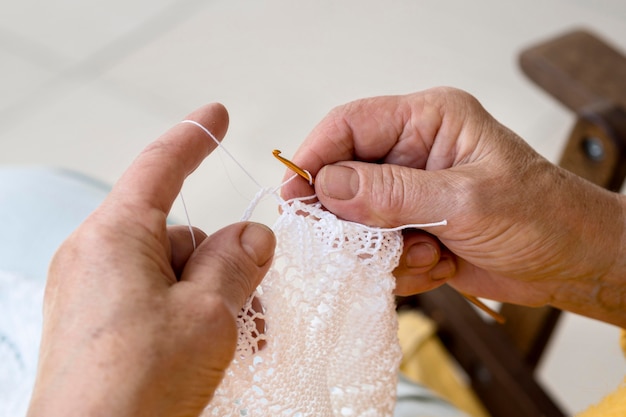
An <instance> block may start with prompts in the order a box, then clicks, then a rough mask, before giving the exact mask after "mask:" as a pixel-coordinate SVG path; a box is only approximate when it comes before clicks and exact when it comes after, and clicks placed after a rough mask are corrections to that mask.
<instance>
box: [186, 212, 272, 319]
mask: <svg viewBox="0 0 626 417" xmlns="http://www.w3.org/2000/svg"><path fill="white" fill-rule="evenodd" d="M275 246H276V239H275V237H274V234H273V233H272V231H271V230H270V229H269V228H268V227H266V226H264V225H261V224H257V223H248V222H243V223H237V224H233V225H231V226H228V227H225V228H223V229H221V230H219V231H218V232H216V233H214V234H213V235H211V236H209V237H208V238H206V239H205V240H204V241H203V242H202V243H201V244H200V245H199V246H198V248H197V249H196V250H195V251H194V252H193V254H192V255H191V257H190V258H189V261H188V262H187V264H186V265H185V268H184V270H183V273H182V275H181V279H180V281H181V282H185V281H187V282H192V283H194V284H196V285H197V286H198V287H199V288H198V287H197V288H198V289H199V291H202V292H203V293H204V294H207V295H213V296H216V297H218V299H220V300H222V302H224V303H225V304H226V305H227V307H228V308H229V309H230V310H231V311H232V312H233V315H235V316H236V315H237V313H238V312H239V310H241V308H242V306H243V305H244V303H245V301H246V300H247V299H248V297H249V296H250V294H252V292H253V291H254V289H255V288H256V287H257V286H258V285H259V283H260V282H261V280H262V279H263V277H264V276H265V274H266V273H267V271H268V269H269V267H270V265H271V263H272V262H271V260H272V258H273V255H274V248H275Z"/></svg>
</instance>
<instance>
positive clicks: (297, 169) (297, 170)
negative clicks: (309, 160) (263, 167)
mask: <svg viewBox="0 0 626 417" xmlns="http://www.w3.org/2000/svg"><path fill="white" fill-rule="evenodd" d="M272 155H274V157H275V158H276V159H278V160H279V161H280V162H282V163H283V164H285V165H286V166H287V168H289V169H290V170H292V171H293V172H295V173H296V174H298V175H300V176H301V177H302V178H304V179H305V180H307V181H308V182H309V184H311V185H313V184H315V181H314V180H313V175H311V173H310V172H309V171H307V170H306V169H302V168H300V167H299V166H298V165H296V164H294V163H293V162H291V161H290V160H289V159H287V158H285V157H282V156H280V151H279V150H278V149H274V150H273V151H272Z"/></svg>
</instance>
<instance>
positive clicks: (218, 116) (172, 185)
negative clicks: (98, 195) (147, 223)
mask: <svg viewBox="0 0 626 417" xmlns="http://www.w3.org/2000/svg"><path fill="white" fill-rule="evenodd" d="M187 120H192V121H195V122H197V123H199V124H201V125H202V126H204V127H205V128H206V129H207V130H209V131H210V132H211V133H212V134H213V135H214V136H215V138H216V139H217V140H221V139H223V138H224V135H225V134H226V130H227V129H228V112H227V111H226V108H225V107H224V106H223V105H221V104H219V103H213V104H208V105H205V106H203V107H201V108H199V109H197V110H195V111H194V112H193V113H191V114H190V115H189V116H187ZM216 147H217V144H216V143H215V141H213V140H212V139H211V137H209V136H208V135H207V133H206V132H204V131H203V130H202V129H201V128H200V127H198V126H194V125H193V124H190V123H179V124H177V125H176V126H174V127H172V128H171V129H170V130H168V131H167V132H166V133H164V134H163V135H162V136H161V137H159V138H158V139H157V140H156V141H154V142H152V143H151V144H150V145H148V147H147V148H146V149H144V151H143V152H142V153H141V154H140V155H139V156H138V157H137V159H135V161H134V162H133V163H132V165H131V166H130V167H129V168H128V169H127V170H126V172H125V173H124V174H123V175H122V177H121V178H120V180H119V181H118V182H117V184H116V185H115V186H114V187H113V190H112V191H111V196H112V197H113V198H116V199H118V201H125V202H126V203H128V204H130V205H133V206H135V207H140V208H142V209H152V208H156V209H158V210H161V211H162V212H163V213H166V214H167V213H169V211H170V209H171V207H172V204H173V202H174V200H175V199H176V197H177V196H178V194H179V193H180V189H181V188H182V185H183V182H184V180H185V178H186V177H187V176H188V175H189V174H191V173H192V172H193V171H194V170H195V169H196V168H197V167H198V166H199V165H200V163H201V162H202V161H203V160H204V158H206V157H207V156H208V155H209V154H210V153H211V151H213V149H215V148H216Z"/></svg>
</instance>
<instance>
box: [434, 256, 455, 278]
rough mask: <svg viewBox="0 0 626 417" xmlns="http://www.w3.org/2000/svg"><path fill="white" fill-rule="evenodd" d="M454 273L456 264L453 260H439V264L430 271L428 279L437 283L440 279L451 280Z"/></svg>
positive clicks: (445, 258)
mask: <svg viewBox="0 0 626 417" xmlns="http://www.w3.org/2000/svg"><path fill="white" fill-rule="evenodd" d="M455 272H456V264H455V263H454V260H453V259H451V258H448V257H444V258H441V259H439V263H438V264H437V266H435V267H434V268H433V269H432V270H431V271H430V279H432V280H433V281H439V280H442V279H448V278H452V276H453V275H454V273H455Z"/></svg>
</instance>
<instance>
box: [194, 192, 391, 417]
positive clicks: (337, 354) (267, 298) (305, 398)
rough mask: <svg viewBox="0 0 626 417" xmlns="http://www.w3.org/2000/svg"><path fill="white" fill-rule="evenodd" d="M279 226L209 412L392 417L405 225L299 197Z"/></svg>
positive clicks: (253, 416)
mask: <svg viewBox="0 0 626 417" xmlns="http://www.w3.org/2000/svg"><path fill="white" fill-rule="evenodd" d="M274 232H275V234H276V237H277V248H276V254H275V258H274V263H273V265H272V267H271V269H270V271H269V273H268V274H267V276H266V277H265V279H264V280H263V282H262V283H261V285H260V286H259V287H258V289H257V290H256V292H255V294H254V295H253V297H252V298H251V299H250V300H249V301H248V303H247V305H246V306H245V308H244V310H243V312H242V314H241V315H240V317H239V322H238V324H239V331H240V335H239V341H238V347H237V352H236V355H235V360H234V361H233V363H232V364H231V366H230V367H229V369H228V370H227V373H226V378H225V380H224V381H223V382H222V384H221V385H220V387H219V389H218V390H217V392H216V394H215V396H214V398H213V400H212V402H211V404H210V405H209V406H208V407H207V409H206V410H205V411H204V414H203V416H204V417H208V416H220V417H224V416H251V417H261V416H262V417H267V416H281V417H282V416H285V417H286V416H289V417H308V416H315V417H325V416H328V417H331V416H332V417H334V416H341V417H349V416H355V417H356V416H360V417H383V416H391V415H392V414H393V408H394V404H395V396H396V385H397V384H396V383H397V372H398V366H399V362H400V359H401V351H400V347H399V344H398V340H397V319H396V314H395V303H394V297H393V294H392V291H393V289H394V286H395V280H394V278H393V276H392V274H391V273H392V271H393V269H394V268H395V266H396V265H397V263H398V260H399V257H400V254H401V252H402V235H401V233H400V232H397V231H384V230H379V229H374V228H370V227H366V226H362V225H359V224H356V223H351V222H346V221H342V220H339V219H338V218H337V217H335V216H334V215H333V214H332V213H329V212H327V211H324V210H323V209H322V208H321V206H320V205H319V204H313V205H310V204H305V203H303V202H302V201H298V200H292V201H290V202H287V203H285V204H283V206H282V214H281V216H280V217H279V219H278V221H277V223H276V225H275V226H274ZM261 306H262V307H261Z"/></svg>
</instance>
